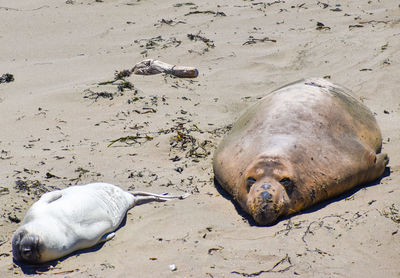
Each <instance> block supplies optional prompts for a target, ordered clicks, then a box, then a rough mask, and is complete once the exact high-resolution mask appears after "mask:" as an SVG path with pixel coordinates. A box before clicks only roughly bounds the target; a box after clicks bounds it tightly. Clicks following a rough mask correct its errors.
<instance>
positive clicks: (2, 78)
mask: <svg viewBox="0 0 400 278" xmlns="http://www.w3.org/2000/svg"><path fill="white" fill-rule="evenodd" d="M13 81H14V75H12V74H11V73H5V74H3V75H2V76H0V84H1V83H9V82H13Z"/></svg>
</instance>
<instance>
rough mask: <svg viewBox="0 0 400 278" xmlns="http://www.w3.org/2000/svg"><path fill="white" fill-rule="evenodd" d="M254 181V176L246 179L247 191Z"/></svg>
mask: <svg viewBox="0 0 400 278" xmlns="http://www.w3.org/2000/svg"><path fill="white" fill-rule="evenodd" d="M255 182H256V179H255V178H252V177H249V178H247V180H246V189H247V193H249V192H250V188H251V187H252V186H253V184H254V183H255Z"/></svg>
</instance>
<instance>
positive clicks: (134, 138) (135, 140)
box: [107, 135, 153, 147]
mask: <svg viewBox="0 0 400 278" xmlns="http://www.w3.org/2000/svg"><path fill="white" fill-rule="evenodd" d="M139 139H142V140H140V141H139ZM143 139H144V141H143ZM151 140H153V137H151V136H148V135H144V136H142V135H134V136H125V137H120V138H118V139H114V140H111V142H110V144H108V146H107V147H111V146H112V145H114V144H115V143H117V142H122V143H127V144H129V143H132V142H129V141H133V143H135V144H136V143H138V144H142V143H144V142H147V141H151Z"/></svg>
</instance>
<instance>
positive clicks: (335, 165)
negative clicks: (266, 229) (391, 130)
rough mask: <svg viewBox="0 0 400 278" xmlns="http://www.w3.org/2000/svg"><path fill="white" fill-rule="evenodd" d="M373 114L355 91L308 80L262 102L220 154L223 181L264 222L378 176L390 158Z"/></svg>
mask: <svg viewBox="0 0 400 278" xmlns="http://www.w3.org/2000/svg"><path fill="white" fill-rule="evenodd" d="M381 146H382V138H381V134H380V131H379V127H378V125H377V123H376V121H375V119H374V116H373V115H372V113H371V112H370V111H369V110H368V109H367V108H366V107H365V106H364V105H363V104H361V103H360V102H358V101H357V100H356V99H354V98H353V97H352V96H351V95H350V94H349V92H348V90H346V89H344V88H342V87H340V86H337V85H334V84H332V83H330V82H329V81H327V80H324V79H317V78H312V79H306V80H301V81H298V82H296V83H293V84H290V85H287V86H285V87H282V88H280V89H278V90H276V91H273V92H272V93H270V94H268V95H266V96H265V97H263V98H262V99H261V100H260V101H259V102H257V103H256V104H255V105H253V106H252V107H250V109H249V110H248V111H247V112H246V113H245V114H244V115H243V116H241V117H240V118H239V120H238V121H237V122H236V123H235V124H234V126H233V128H232V130H231V132H230V134H229V135H227V136H226V137H225V138H224V139H223V141H222V142H221V144H220V146H219V147H218V149H217V150H216V153H215V156H214V161H213V166H214V173H215V177H216V179H217V181H218V183H219V184H220V185H221V186H222V187H223V188H224V189H225V190H226V191H227V192H228V193H229V194H231V195H232V196H233V198H234V199H235V200H236V201H237V202H238V203H239V204H240V205H241V207H242V208H243V209H244V210H245V211H246V212H247V213H249V214H250V215H251V216H252V217H253V218H254V219H255V221H256V222H257V223H258V224H260V225H271V224H273V223H274V222H275V221H276V220H277V219H278V217H280V216H286V215H289V214H292V213H296V212H299V211H301V210H303V209H305V208H307V207H310V206H311V205H313V204H316V203H318V202H320V201H322V200H326V199H329V198H331V197H334V196H337V195H339V194H341V193H343V192H345V191H347V190H349V189H351V188H353V187H355V186H357V185H361V184H365V183H368V182H371V181H373V180H375V179H377V178H378V177H379V176H381V175H382V173H383V172H384V169H385V166H386V165H387V163H388V161H389V159H388V157H387V155H386V154H381V153H380V151H381Z"/></svg>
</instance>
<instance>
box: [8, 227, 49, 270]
mask: <svg viewBox="0 0 400 278" xmlns="http://www.w3.org/2000/svg"><path fill="white" fill-rule="evenodd" d="M42 249H43V244H42V243H41V240H40V237H39V236H38V235H36V234H34V233H29V232H28V231H27V230H25V229H18V230H17V231H15V233H14V235H13V238H12V252H13V256H14V258H15V260H17V261H18V262H26V263H39V262H40V261H41V255H40V254H41V251H42Z"/></svg>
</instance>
